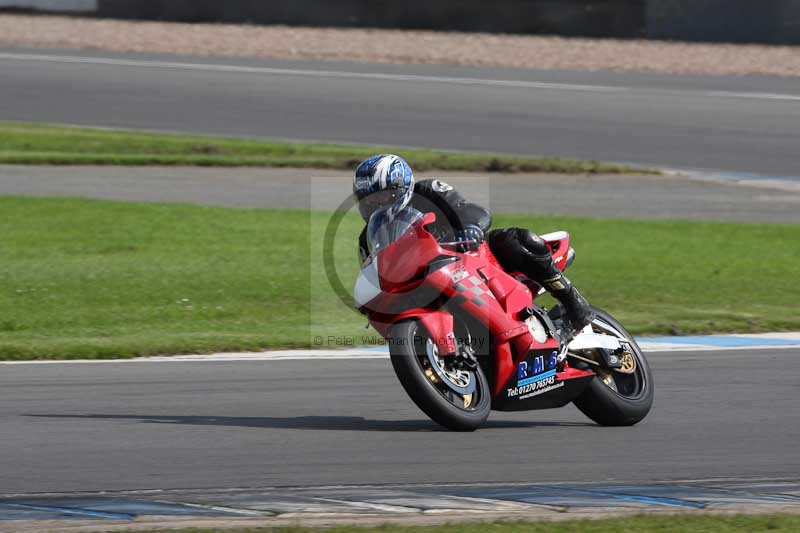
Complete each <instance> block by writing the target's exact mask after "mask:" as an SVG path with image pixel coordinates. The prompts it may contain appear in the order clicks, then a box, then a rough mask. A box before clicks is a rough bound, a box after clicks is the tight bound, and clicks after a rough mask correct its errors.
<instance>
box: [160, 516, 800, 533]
mask: <svg viewBox="0 0 800 533" xmlns="http://www.w3.org/2000/svg"><path fill="white" fill-rule="evenodd" d="M153 531H155V530H153ZM173 531H176V533H210V532H212V531H221V529H216V530H214V529H180V530H173ZM236 531H242V532H257V531H271V532H273V533H317V532H319V531H325V532H326V533H372V532H377V533H423V532H424V533H575V532H580V533H650V532H652V533H687V532H688V533H692V532H698V533H699V532H703V533H751V532H757V531H770V532H777V533H780V532H787V533H789V532H796V531H800V516H796V515H780V514H771V515H731V516H721V515H666V516H665V515H659V516H647V515H640V516H631V517H626V518H611V519H604V520H587V519H583V520H564V521H555V522H547V521H544V522H482V523H472V524H469V523H465V524H453V525H445V526H394V525H385V526H380V527H355V526H347V527H334V528H325V529H319V528H317V529H314V528H305V527H280V528H274V529H273V528H269V529H266V528H261V529H258V528H252V529H236Z"/></svg>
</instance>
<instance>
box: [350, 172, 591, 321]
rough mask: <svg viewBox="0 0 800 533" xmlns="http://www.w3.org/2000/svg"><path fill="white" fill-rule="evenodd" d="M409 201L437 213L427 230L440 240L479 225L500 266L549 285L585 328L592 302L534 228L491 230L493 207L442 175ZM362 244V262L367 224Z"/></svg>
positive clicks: (421, 186) (427, 182)
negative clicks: (464, 193) (475, 200)
mask: <svg viewBox="0 0 800 533" xmlns="http://www.w3.org/2000/svg"><path fill="white" fill-rule="evenodd" d="M409 205H410V206H411V207H413V208H414V209H416V210H418V211H421V212H423V213H428V212H431V211H433V212H434V213H436V222H435V223H434V224H433V225H432V226H429V227H428V229H429V230H430V231H431V233H433V235H434V236H435V237H436V238H437V239H438V240H440V241H453V240H455V239H456V237H457V236H458V233H459V232H460V231H462V230H464V228H466V227H467V226H476V227H478V228H480V229H481V231H483V232H484V233H485V235H486V242H487V244H488V245H489V248H490V249H491V251H492V253H493V254H494V255H495V257H496V258H497V260H498V261H499V262H500V265H501V266H502V267H503V268H504V269H505V270H507V271H509V272H513V271H517V272H522V273H523V274H525V275H526V276H528V277H529V278H531V279H532V280H534V281H536V282H537V283H539V284H541V285H542V286H543V287H544V288H545V289H547V290H548V291H549V292H550V293H551V294H552V295H553V296H554V297H555V298H557V299H558V300H559V301H560V302H561V303H562V304H563V305H564V308H565V310H566V313H567V318H569V320H570V322H571V323H572V326H573V327H574V328H576V329H578V328H582V327H583V326H584V325H586V324H588V322H589V321H590V320H591V317H592V312H591V310H590V308H589V305H588V303H586V300H584V299H583V297H582V296H581V295H580V294H579V293H578V290H577V289H575V288H574V287H573V286H572V284H571V283H570V282H569V280H567V278H566V277H564V276H563V275H562V274H561V271H560V270H559V269H558V267H556V265H555V264H554V263H553V256H552V255H551V253H550V250H549V248H547V245H546V244H545V242H544V240H542V238H541V237H539V236H538V235H536V234H535V233H533V232H532V231H530V230H527V229H524V228H503V229H496V230H491V231H489V228H490V227H491V225H492V212H491V211H489V209H487V208H485V207H482V206H479V205H477V204H473V203H470V202H467V201H466V199H465V198H464V197H463V196H462V195H461V193H459V192H458V191H457V190H455V189H454V188H453V187H452V186H451V185H448V184H447V183H445V182H443V181H441V180H421V181H418V182H417V183H416V184H415V185H414V195H413V196H412V197H411V202H410V204H409ZM358 246H359V253H360V258H361V261H362V262H363V261H364V260H365V259H366V258H367V256H368V255H369V250H368V246H367V228H366V227H364V229H363V230H362V232H361V235H360V236H359V238H358Z"/></svg>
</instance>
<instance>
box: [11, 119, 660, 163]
mask: <svg viewBox="0 0 800 533" xmlns="http://www.w3.org/2000/svg"><path fill="white" fill-rule="evenodd" d="M382 152H391V153H397V154H400V155H402V156H404V157H405V158H407V159H409V160H411V161H414V168H415V169H416V170H419V171H429V170H452V171H474V172H549V173H564V174H597V173H604V174H605V173H630V172H635V173H655V171H653V170H648V169H637V168H632V167H628V166H625V165H616V164H611V163H601V162H598V161H578V160H572V159H559V158H548V157H515V156H507V155H496V154H464V153H456V152H444V151H437V150H421V149H410V148H392V147H386V146H344V145H335V144H307V143H295V142H279V141H261V140H247V139H233V138H221V137H200V136H191V135H173V134H156V133H146V132H135V131H123V130H109V129H96V128H94V129H93V128H79V127H71V126H49V125H39V124H27V123H14V122H6V123H2V122H0V164H2V163H5V164H24V165H192V166H223V167H236V166H254V167H297V168H300V167H304V168H321V169H339V170H352V169H353V168H355V166H356V165H358V163H359V162H360V161H362V160H364V159H366V158H367V157H369V156H371V155H373V154H375V153H382Z"/></svg>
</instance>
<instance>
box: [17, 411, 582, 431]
mask: <svg viewBox="0 0 800 533" xmlns="http://www.w3.org/2000/svg"><path fill="white" fill-rule="evenodd" d="M24 416H29V417H37V418H70V419H90V420H138V421H140V422H145V423H151V424H187V425H198V426H232V427H246V428H271V429H313V430H332V431H406V432H407V431H447V430H446V429H444V428H442V427H440V426H438V425H437V424H435V423H434V422H432V421H430V420H368V419H366V418H363V417H359V416H297V417H236V416H164V415H157V416H147V415H101V414H87V415H56V414H30V415H24ZM594 425H595V424H592V423H590V422H586V423H583V422H535V421H532V422H526V421H515V420H497V421H492V420H489V421H488V422H486V424H484V426H483V427H482V428H481V429H484V430H485V429H507V428H533V427H548V426H550V427H552V426H557V427H576V426H577V427H584V426H594Z"/></svg>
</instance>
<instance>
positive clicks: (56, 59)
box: [0, 53, 800, 101]
mask: <svg viewBox="0 0 800 533" xmlns="http://www.w3.org/2000/svg"><path fill="white" fill-rule="evenodd" d="M3 59H5V60H11V61H40V62H50V63H62V64H70V63H72V64H84V65H111V66H120V67H145V68H162V69H176V70H199V71H209V72H229V73H244V74H272V75H281V76H307V77H317V78H343V79H369V80H381V81H413V82H426V83H444V84H449V85H473V86H489V87H512V88H523V89H549V90H564V91H584V92H601V93H620V92H629V91H633V90H634V88H633V87H625V86H608V85H591V84H574V83H548V82H537V81H524V80H497V79H487V78H469V77H464V78H462V77H453V76H423V75H415V74H389V73H380V72H350V71H335V70H312V69H290V68H271V67H256V66H244V65H224V64H216V63H191V62H180V61H160V60H147V59H119V58H111V57H92V56H69V55H64V56H62V55H52V54H25V53H0V60H3ZM636 90H643V91H646V90H656V91H661V90H663V89H658V88H649V89H648V88H641V89H636ZM684 92H687V93H694V94H697V95H701V96H705V97H711V98H749V99H754V100H778V101H800V95H798V94H780V93H763V92H732V91H694V90H687V91H684Z"/></svg>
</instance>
